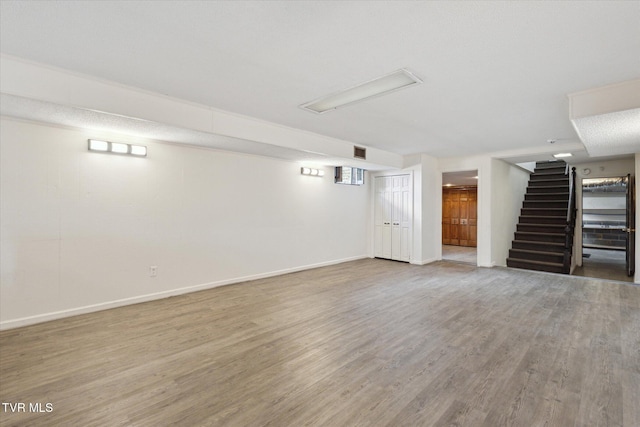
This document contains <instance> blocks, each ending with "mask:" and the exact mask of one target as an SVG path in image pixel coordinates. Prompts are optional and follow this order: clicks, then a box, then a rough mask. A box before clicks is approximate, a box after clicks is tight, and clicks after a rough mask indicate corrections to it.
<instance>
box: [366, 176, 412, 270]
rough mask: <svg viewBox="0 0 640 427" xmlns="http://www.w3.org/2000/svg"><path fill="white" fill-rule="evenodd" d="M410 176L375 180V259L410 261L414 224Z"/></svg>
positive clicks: (384, 177) (377, 178)
mask: <svg viewBox="0 0 640 427" xmlns="http://www.w3.org/2000/svg"><path fill="white" fill-rule="evenodd" d="M411 184H412V183H411V175H396V176H381V177H376V179H375V190H374V193H375V202H374V206H375V212H374V217H375V229H374V256H376V257H379V258H387V259H394V260H398V261H410V259H411V223H412V218H411V214H412V200H413V193H412V190H413V189H412V185H411Z"/></svg>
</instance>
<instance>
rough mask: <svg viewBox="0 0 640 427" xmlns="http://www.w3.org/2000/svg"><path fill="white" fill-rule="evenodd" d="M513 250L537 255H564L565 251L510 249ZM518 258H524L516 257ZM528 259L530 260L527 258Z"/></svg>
mask: <svg viewBox="0 0 640 427" xmlns="http://www.w3.org/2000/svg"><path fill="white" fill-rule="evenodd" d="M510 250H511V251H513V252H526V253H528V254H536V255H555V256H559V255H563V254H564V253H563V252H549V251H535V250H533V249H510ZM516 259H523V258H516ZM525 261H528V260H525Z"/></svg>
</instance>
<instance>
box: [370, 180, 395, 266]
mask: <svg viewBox="0 0 640 427" xmlns="http://www.w3.org/2000/svg"><path fill="white" fill-rule="evenodd" d="M375 198H376V200H375V214H374V217H375V234H374V256H376V257H379V258H391V215H392V203H393V194H392V192H391V178H390V177H386V176H379V177H376V181H375Z"/></svg>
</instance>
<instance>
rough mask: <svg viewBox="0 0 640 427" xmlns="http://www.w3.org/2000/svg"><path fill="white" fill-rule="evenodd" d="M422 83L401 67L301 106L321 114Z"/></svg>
mask: <svg viewBox="0 0 640 427" xmlns="http://www.w3.org/2000/svg"><path fill="white" fill-rule="evenodd" d="M420 83H422V80H420V79H419V78H418V77H416V76H414V75H413V74H411V73H410V72H409V71H407V70H405V69H400V70H398V71H394V72H393V73H391V74H387V75H386V76H382V77H379V78H377V79H374V80H371V81H368V82H366V83H362V84H359V85H357V86H354V87H352V88H349V89H345V90H343V91H340V92H338V93H334V94H332V95H328V96H324V97H322V98H319V99H316V100H315V101H311V102H308V103H306V104H302V105H301V106H300V108H302V109H305V110H308V111H312V112H314V113H319V114H320V113H324V112H327V111H330V110H335V109H336V108H340V107H344V106H346V105H351V104H354V103H356V102H359V101H363V100H365V99H369V98H373V97H376V96H380V95H386V94H388V93H391V92H395V91H396V90H399V89H402V88H406V87H409V86H414V85H417V84H420Z"/></svg>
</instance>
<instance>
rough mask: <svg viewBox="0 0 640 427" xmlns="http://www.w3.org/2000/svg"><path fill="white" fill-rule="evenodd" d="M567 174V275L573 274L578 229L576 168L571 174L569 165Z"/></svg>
mask: <svg viewBox="0 0 640 427" xmlns="http://www.w3.org/2000/svg"><path fill="white" fill-rule="evenodd" d="M565 174H567V175H569V201H568V202H567V203H568V209H567V225H566V227H565V229H564V231H565V242H564V260H563V270H564V272H565V273H566V274H569V273H570V272H571V255H572V254H573V236H574V233H575V229H576V217H577V213H578V209H577V206H576V168H575V167H573V168H571V173H570V174H569V165H567V168H566V169H565Z"/></svg>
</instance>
